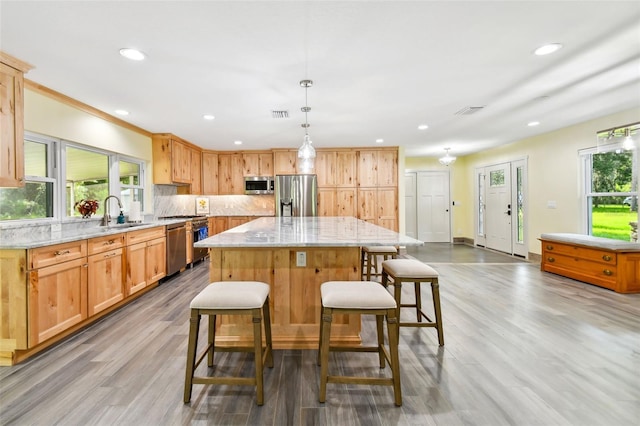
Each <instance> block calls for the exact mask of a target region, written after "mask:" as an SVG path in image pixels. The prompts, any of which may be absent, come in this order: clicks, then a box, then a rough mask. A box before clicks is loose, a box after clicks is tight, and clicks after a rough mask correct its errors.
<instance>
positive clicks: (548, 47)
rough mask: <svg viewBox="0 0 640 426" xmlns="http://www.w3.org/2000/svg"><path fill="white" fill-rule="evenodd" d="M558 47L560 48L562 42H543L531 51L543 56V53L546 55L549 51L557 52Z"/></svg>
mask: <svg viewBox="0 0 640 426" xmlns="http://www.w3.org/2000/svg"><path fill="white" fill-rule="evenodd" d="M560 49H562V44H560V43H550V44H545V45H544V46H540V47H538V48H537V49H536V50H534V51H533V53H534V54H535V55H538V56H544V55H548V54H549V53H553V52H557V51H558V50H560Z"/></svg>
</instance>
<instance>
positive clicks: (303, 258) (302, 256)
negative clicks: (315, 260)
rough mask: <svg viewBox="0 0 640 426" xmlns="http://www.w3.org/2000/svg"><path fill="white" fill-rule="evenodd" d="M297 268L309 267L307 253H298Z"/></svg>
mask: <svg viewBox="0 0 640 426" xmlns="http://www.w3.org/2000/svg"><path fill="white" fill-rule="evenodd" d="M296 266H307V252H305V251H297V252H296Z"/></svg>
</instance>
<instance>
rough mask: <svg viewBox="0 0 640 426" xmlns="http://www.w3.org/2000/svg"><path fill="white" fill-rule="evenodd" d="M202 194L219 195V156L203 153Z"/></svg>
mask: <svg viewBox="0 0 640 426" xmlns="http://www.w3.org/2000/svg"><path fill="white" fill-rule="evenodd" d="M202 193H203V194H204V195H218V154H213V153H210V152H204V153H202Z"/></svg>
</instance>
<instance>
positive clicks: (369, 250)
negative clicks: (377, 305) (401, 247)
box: [360, 246, 398, 281]
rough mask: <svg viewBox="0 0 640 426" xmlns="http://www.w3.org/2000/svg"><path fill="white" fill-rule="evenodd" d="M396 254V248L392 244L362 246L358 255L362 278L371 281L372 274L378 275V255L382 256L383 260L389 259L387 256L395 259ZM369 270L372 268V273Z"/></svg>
mask: <svg viewBox="0 0 640 426" xmlns="http://www.w3.org/2000/svg"><path fill="white" fill-rule="evenodd" d="M397 255H398V249H397V248H396V247H394V246H365V247H362V254H361V255H360V270H361V271H362V279H363V280H366V281H371V277H372V276H374V277H379V276H380V274H379V273H378V256H382V258H383V260H387V259H389V257H391V258H392V259H395V258H396V256H397ZM365 268H366V269H365ZM365 270H366V273H365ZM371 270H373V273H371Z"/></svg>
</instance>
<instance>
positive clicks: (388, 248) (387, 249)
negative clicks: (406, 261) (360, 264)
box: [362, 246, 398, 254]
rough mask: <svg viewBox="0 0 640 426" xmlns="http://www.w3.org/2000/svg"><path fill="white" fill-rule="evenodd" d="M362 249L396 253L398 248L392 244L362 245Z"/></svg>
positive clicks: (370, 251)
mask: <svg viewBox="0 0 640 426" xmlns="http://www.w3.org/2000/svg"><path fill="white" fill-rule="evenodd" d="M362 251H365V252H369V253H389V254H391V253H393V254H397V253H398V250H397V249H396V248H395V247H394V246H366V247H362Z"/></svg>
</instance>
